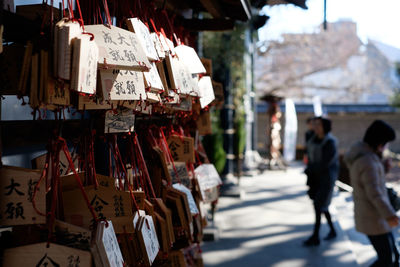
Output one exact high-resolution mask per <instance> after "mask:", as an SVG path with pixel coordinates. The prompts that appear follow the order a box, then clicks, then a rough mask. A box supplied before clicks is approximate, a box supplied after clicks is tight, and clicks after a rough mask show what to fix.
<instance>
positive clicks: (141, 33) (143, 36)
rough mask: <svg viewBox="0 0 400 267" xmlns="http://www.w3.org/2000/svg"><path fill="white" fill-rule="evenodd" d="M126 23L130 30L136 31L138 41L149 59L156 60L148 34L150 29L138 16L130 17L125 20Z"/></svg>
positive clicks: (156, 56) (153, 47) (155, 53)
mask: <svg viewBox="0 0 400 267" xmlns="http://www.w3.org/2000/svg"><path fill="white" fill-rule="evenodd" d="M126 25H127V26H128V29H129V30H130V31H131V32H134V33H136V36H137V38H138V40H139V43H140V44H141V46H142V47H143V50H144V52H145V53H146V56H147V58H148V59H149V60H151V61H157V60H158V55H157V51H156V48H155V46H154V43H153V40H152V38H151V36H150V31H149V29H148V28H147V26H146V25H144V23H143V22H142V21H141V20H139V19H138V18H130V19H127V20H126Z"/></svg>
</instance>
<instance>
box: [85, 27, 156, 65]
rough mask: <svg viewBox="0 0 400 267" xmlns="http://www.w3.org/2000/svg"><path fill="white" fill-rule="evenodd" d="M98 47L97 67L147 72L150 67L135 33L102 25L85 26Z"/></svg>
mask: <svg viewBox="0 0 400 267" xmlns="http://www.w3.org/2000/svg"><path fill="white" fill-rule="evenodd" d="M85 30H86V31H87V32H90V33H92V34H94V36H95V38H94V40H95V42H96V44H97V45H98V47H99V62H98V63H99V65H100V66H105V67H112V68H117V69H130V70H142V71H147V70H148V69H149V68H150V67H151V66H150V62H149V61H148V59H147V57H146V54H145V52H144V51H143V48H142V46H141V45H140V43H139V40H138V39H137V36H136V34H135V33H133V32H130V31H127V30H124V29H121V28H118V27H115V26H110V28H109V27H107V26H104V25H87V26H85Z"/></svg>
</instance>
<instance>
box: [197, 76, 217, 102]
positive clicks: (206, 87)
mask: <svg viewBox="0 0 400 267" xmlns="http://www.w3.org/2000/svg"><path fill="white" fill-rule="evenodd" d="M199 90H200V106H201V108H205V107H206V106H207V105H209V104H210V103H211V102H212V101H213V100H214V99H215V96H214V89H213V85H212V81H211V78H210V77H209V76H204V77H202V78H201V79H200V80H199Z"/></svg>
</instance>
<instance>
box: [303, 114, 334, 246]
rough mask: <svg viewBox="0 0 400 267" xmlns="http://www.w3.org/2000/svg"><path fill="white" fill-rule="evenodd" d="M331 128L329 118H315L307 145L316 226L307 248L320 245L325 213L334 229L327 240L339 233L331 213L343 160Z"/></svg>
mask: <svg viewBox="0 0 400 267" xmlns="http://www.w3.org/2000/svg"><path fill="white" fill-rule="evenodd" d="M331 129H332V123H331V121H330V120H329V119H326V118H322V117H317V118H315V119H314V135H313V136H312V137H311V138H310V140H309V141H308V142H307V154H308V164H307V168H306V174H307V185H308V186H309V190H308V195H309V196H310V198H311V199H312V200H313V204H314V210H315V224H314V232H313V234H312V235H311V237H310V238H308V239H307V240H306V241H304V243H303V244H304V245H305V246H317V245H319V243H320V239H319V229H320V226H321V214H322V213H323V214H324V215H325V217H326V219H327V221H328V224H329V227H330V232H329V234H328V235H327V236H326V237H325V238H324V239H325V240H330V239H333V238H335V237H336V231H335V228H334V226H333V222H332V218H331V215H330V213H329V205H330V203H331V199H332V194H333V188H334V185H335V181H336V179H337V176H338V173H339V158H338V153H337V141H336V138H335V137H334V136H333V135H332V134H331V133H330V131H331Z"/></svg>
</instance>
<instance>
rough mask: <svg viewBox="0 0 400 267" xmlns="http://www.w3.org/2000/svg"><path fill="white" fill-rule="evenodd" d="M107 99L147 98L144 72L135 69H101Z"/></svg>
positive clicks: (103, 88)
mask: <svg viewBox="0 0 400 267" xmlns="http://www.w3.org/2000/svg"><path fill="white" fill-rule="evenodd" d="M100 78H101V87H102V92H103V96H104V98H105V100H146V90H145V86H144V80H143V74H142V73H141V72H138V71H133V70H118V69H101V70H100Z"/></svg>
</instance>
